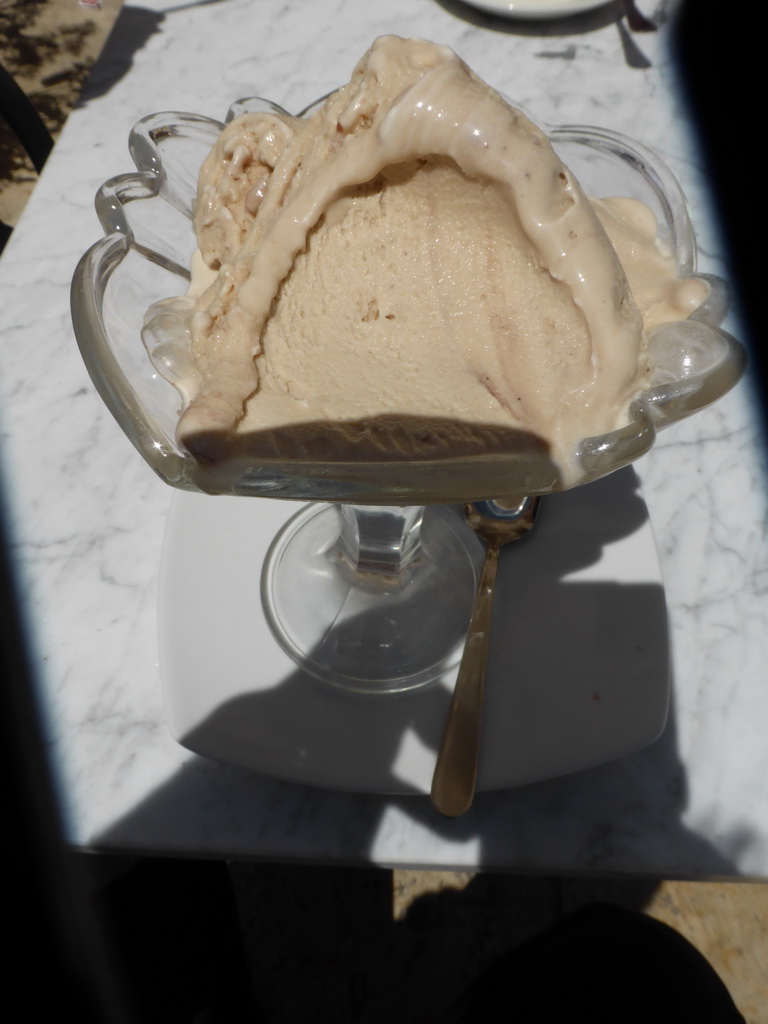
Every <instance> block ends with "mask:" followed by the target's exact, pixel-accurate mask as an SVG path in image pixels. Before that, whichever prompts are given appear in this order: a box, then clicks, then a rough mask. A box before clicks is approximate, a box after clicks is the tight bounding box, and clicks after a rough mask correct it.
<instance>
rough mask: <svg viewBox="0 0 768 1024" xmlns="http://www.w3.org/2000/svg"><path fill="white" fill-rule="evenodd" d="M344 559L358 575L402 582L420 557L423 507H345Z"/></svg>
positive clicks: (342, 509)
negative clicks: (400, 580)
mask: <svg viewBox="0 0 768 1024" xmlns="http://www.w3.org/2000/svg"><path fill="white" fill-rule="evenodd" d="M339 507H340V508H341V536H340V538H339V544H340V547H341V556H342V558H343V559H344V561H345V562H346V563H347V565H348V566H350V567H351V568H352V569H353V570H354V571H355V573H356V574H358V575H365V576H378V577H381V578H383V579H387V580H399V579H401V578H402V577H403V575H404V573H405V572H406V570H407V569H408V568H409V566H410V565H411V564H412V563H413V561H414V559H415V558H416V556H417V555H418V552H419V549H420V543H421V540H420V539H421V522H422V518H423V516H424V506H423V505H408V506H405V507H404V508H399V507H397V506H392V505H341V506H339Z"/></svg>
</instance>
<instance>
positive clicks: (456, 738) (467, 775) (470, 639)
mask: <svg viewBox="0 0 768 1024" xmlns="http://www.w3.org/2000/svg"><path fill="white" fill-rule="evenodd" d="M500 548H501V545H500V544H498V543H493V542H491V543H490V544H489V545H488V548H487V550H486V553H485V562H484V563H483V571H482V573H481V575H480V583H479V584H478V588H477V593H476V595H475V603H474V606H473V608H472V618H471V620H470V623H469V632H468V633H467V641H466V644H465V645H464V654H463V656H462V659H461V666H460V667H459V676H458V679H457V680H456V686H455V688H454V691H453V699H452V700H451V707H450V710H449V711H448V718H447V720H446V723H445V731H444V732H443V739H442V742H441V744H440V751H439V753H438V755H437V763H436V764H435V773H434V775H433V776H432V790H431V797H432V804H433V806H434V807H435V809H436V810H438V811H439V812H440V813H441V814H444V815H445V816H446V817H448V818H455V817H458V815H460V814H463V813H464V811H466V810H468V809H469V807H470V806H471V805H472V800H473V798H474V795H475V785H476V784H477V761H478V755H479V752H480V732H481V727H482V713H483V696H484V691H485V670H486V665H487V664H488V649H489V646H490V638H491V616H492V613H493V594H494V588H495V585H496V571H497V569H498V566H499V551H500Z"/></svg>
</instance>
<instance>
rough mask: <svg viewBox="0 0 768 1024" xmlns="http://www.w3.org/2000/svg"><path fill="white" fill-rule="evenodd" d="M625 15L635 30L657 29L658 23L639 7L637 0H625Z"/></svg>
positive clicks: (652, 30)
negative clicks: (647, 16)
mask: <svg viewBox="0 0 768 1024" xmlns="http://www.w3.org/2000/svg"><path fill="white" fill-rule="evenodd" d="M624 16H625V18H626V19H627V24H628V25H629V27H630V28H631V29H632V31H633V32H655V31H656V25H654V23H653V22H652V21H651V20H650V19H649V18H646V16H645V15H644V14H643V13H642V11H639V10H638V9H637V5H636V3H635V0H624Z"/></svg>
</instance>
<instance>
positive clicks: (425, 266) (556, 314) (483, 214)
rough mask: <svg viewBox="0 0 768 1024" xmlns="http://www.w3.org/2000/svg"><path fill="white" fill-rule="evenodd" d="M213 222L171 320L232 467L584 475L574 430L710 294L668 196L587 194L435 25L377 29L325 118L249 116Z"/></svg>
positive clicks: (235, 139) (194, 434)
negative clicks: (659, 204)
mask: <svg viewBox="0 0 768 1024" xmlns="http://www.w3.org/2000/svg"><path fill="white" fill-rule="evenodd" d="M195 227H196V231H197V239H198V245H199V253H198V256H197V258H196V261H195V265H194V269H193V279H192V286H191V288H190V291H189V294H188V296H187V297H186V298H185V299H183V300H176V301H175V302H172V303H171V304H170V305H166V306H164V307H161V308H160V309H159V310H158V309H156V310H154V311H153V312H152V316H151V323H152V328H151V329H152V330H155V331H156V330H157V329H158V325H160V327H161V328H162V327H163V324H165V323H166V322H167V321H168V320H169V318H170V319H173V317H174V316H175V317H177V318H178V317H180V319H181V323H182V326H183V328H184V329H185V330H186V331H187V332H188V334H189V338H190V354H191V360H190V361H189V363H188V365H187V368H186V369H185V371H184V372H183V373H182V374H181V375H179V374H178V372H177V377H176V381H175V382H176V384H177V386H178V387H179V389H180V390H181V391H182V394H183V395H184V401H185V408H184V410H183V412H182V414H181V417H180V420H179V426H178V439H179V441H180V443H181V444H182V445H183V446H184V447H185V448H186V449H187V450H188V451H190V452H191V453H192V454H193V455H194V456H195V458H196V459H197V460H198V463H199V464H200V465H201V466H202V467H207V468H208V469H209V470H211V471H212V472H213V471H214V470H215V468H216V467H217V466H221V465H222V464H224V463H227V462H228V461H231V460H237V461H238V462H239V463H240V464H241V465H242V466H247V465H248V464H249V463H250V464H253V465H258V464H261V463H264V462H270V461H273V462H274V461H278V462H279V461H283V462H285V461H286V460H298V461H300V462H303V463H312V462H313V461H314V462H317V463H322V462H332V463H337V464H338V463H345V462H347V463H350V464H352V463H356V464H363V465H369V464H370V465H372V464H375V463H394V464H397V463H403V462H413V461H417V462H427V461H440V460H450V459H455V458H456V457H468V458H471V457H475V456H478V457H483V456H489V455H491V456H493V455H499V454H502V455H504V454H512V455H514V454H515V453H517V455H519V456H520V458H522V459H523V460H525V459H539V460H542V459H546V460H548V462H549V464H550V466H551V470H552V474H553V477H554V478H556V479H553V486H570V485H571V484H573V483H576V482H578V480H579V466H578V460H577V459H576V456H575V452H576V449H577V446H578V443H579V442H580V441H581V440H582V439H583V438H587V437H592V436H595V435H600V434H604V433H607V432H609V431H612V430H614V429H616V428H618V427H620V426H622V425H623V424H625V423H626V422H627V417H628V409H629V406H630V404H631V402H632V400H633V399H634V398H635V397H636V396H637V394H638V393H639V392H640V391H641V390H642V389H643V387H644V386H646V385H647V375H648V367H647V362H646V331H647V330H648V329H650V327H652V326H654V325H656V324H658V323H661V322H666V321H668V320H674V319H684V318H685V317H687V316H688V315H689V314H690V313H691V311H692V310H693V309H695V308H696V307H697V306H698V305H699V304H700V303H701V301H702V300H703V298H704V296H705V294H706V285H705V284H704V283H703V282H701V281H699V280H695V279H690V280H687V281H679V280H678V279H677V274H676V269H675V267H674V264H673V261H672V260H671V259H669V258H667V257H665V256H664V255H663V254H662V253H661V252H660V250H659V249H658V247H657V246H656V226H655V220H654V219H653V214H652V213H651V211H650V210H648V209H647V208H645V207H643V206H642V204H639V203H637V202H636V201H633V200H622V199H608V200H603V201H590V199H588V198H587V196H586V195H585V194H584V192H583V191H582V189H581V187H580V186H579V184H578V182H576V180H575V179H574V177H573V176H572V174H571V173H570V171H569V170H568V168H567V167H565V166H564V165H563V164H562V163H561V161H560V160H559V159H558V157H557V156H556V154H555V152H554V150H553V149H552V146H551V145H550V143H549V141H548V140H547V138H546V136H545V134H544V133H543V132H542V131H541V130H540V129H539V128H537V127H536V126H535V125H534V124H533V123H532V122H531V121H530V120H529V119H528V118H527V117H526V116H525V115H524V114H523V113H522V112H521V111H519V110H517V109H515V108H514V107H512V106H510V104H509V103H508V102H506V101H505V100H504V99H503V98H502V97H501V96H499V94H498V93H496V92H494V91H493V90H492V89H491V88H490V87H489V86H487V85H486V84H485V83H483V82H482V81H481V80H480V79H479V78H478V77H477V76H476V75H475V74H474V73H473V72H472V71H471V70H470V69H469V68H468V67H467V66H466V65H465V64H464V63H463V62H462V61H461V60H460V59H459V58H458V57H457V56H456V55H455V54H454V53H453V52H452V51H451V50H448V49H447V48H445V47H441V46H437V45H434V44H432V43H428V42H425V41H422V40H418V39H409V40H405V39H400V38H397V37H393V36H387V37H382V38H380V39H378V40H376V42H375V43H374V44H373V46H372V47H371V49H370V50H369V52H368V53H367V54H366V55H365V56H364V57H363V58H362V60H361V61H360V62H359V63H358V65H357V67H356V68H355V70H354V73H353V75H352V78H351V81H350V82H349V84H348V85H346V86H344V87H343V88H341V89H339V90H338V91H337V92H336V93H334V94H333V95H332V96H330V97H329V98H328V99H327V100H326V101H325V102H324V103H323V104H322V105H321V106H320V107H319V108H318V109H316V110H315V111H314V112H313V113H312V115H311V116H309V117H308V118H306V119H297V118H291V117H287V116H285V117H283V116H279V115H276V114H272V113H268V114H246V115H243V116H242V117H240V118H238V119H236V120H234V121H233V122H232V123H231V124H229V125H228V126H227V127H226V128H225V129H224V131H223V132H222V135H221V137H220V138H219V140H218V142H217V143H216V145H215V147H214V148H213V150H212V152H211V154H210V156H209V157H208V159H207V160H206V162H205V164H204V166H203V167H202V169H201V172H200V178H199V190H198V199H197V206H196V216H195ZM212 489H215V487H213V488H212ZM497 493H500V492H497ZM475 496H476V497H480V496H489V495H480V494H477V495H475Z"/></svg>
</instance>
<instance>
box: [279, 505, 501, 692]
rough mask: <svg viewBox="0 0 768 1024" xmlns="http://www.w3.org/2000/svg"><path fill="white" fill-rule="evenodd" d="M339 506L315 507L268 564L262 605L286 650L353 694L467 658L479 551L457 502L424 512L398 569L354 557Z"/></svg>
mask: <svg viewBox="0 0 768 1024" xmlns="http://www.w3.org/2000/svg"><path fill="white" fill-rule="evenodd" d="M347 514H348V512H347V511H346V510H343V509H342V508H341V506H339V505H317V504H315V505H310V506H308V507H306V508H304V509H303V510H302V511H301V512H300V513H299V514H298V515H296V516H294V517H293V519H291V520H290V521H289V522H288V523H287V524H286V526H285V527H284V528H283V530H282V531H281V532H280V533H279V534H278V536H277V537H276V539H275V541H274V543H273V544H272V547H271V548H270V551H269V553H268V555H267V558H266V560H265V562H264V569H263V574H262V603H263V605H264V610H265V613H266V617H267V621H268V623H269V626H270V628H271V630H272V632H273V634H274V636H275V638H276V639H277V641H278V643H279V644H280V645H281V646H282V648H283V649H284V650H285V651H286V652H287V653H288V654H289V655H290V656H291V657H292V658H293V660H294V661H295V662H296V663H297V664H298V665H300V666H301V668H302V669H304V670H305V671H306V672H309V673H311V674H312V675H313V676H315V677H316V678H318V679H321V680H323V682H326V683H330V684H332V685H333V686H337V687H340V688H342V689H345V690H350V691H353V692H356V693H400V692H403V691H407V690H412V689H416V688H418V687H422V686H426V685H428V684H429V683H431V682H434V681H435V680H437V679H439V678H440V677H441V676H443V675H444V674H445V673H447V672H449V671H450V670H451V669H453V668H455V667H456V666H457V665H458V663H459V661H460V660H461V654H462V649H463V645H464V638H465V636H466V632H467V626H468V624H469V617H470V614H471V611H472V603H473V600H474V595H475V588H476V586H477V579H478V570H479V564H480V561H481V558H482V549H481V545H480V544H479V542H478V540H477V538H476V537H475V536H474V534H473V533H472V531H471V530H470V529H469V528H468V527H467V526H466V524H465V523H464V522H463V521H462V518H461V515H460V514H457V512H456V510H455V509H452V508H448V507H442V506H432V507H430V508H428V509H426V510H425V511H424V516H423V520H422V521H421V527H420V538H419V543H418V545H417V547H416V550H415V553H411V554H410V555H409V559H408V562H407V565H405V566H404V567H403V568H400V570H399V571H398V572H395V573H393V572H391V571H390V572H382V571H373V572H367V571H364V570H362V571H361V569H360V563H359V564H358V565H355V564H354V562H353V560H351V559H350V557H349V547H348V545H346V544H345V543H344V540H343V539H342V533H343V529H344V522H343V517H344V516H345V515H347Z"/></svg>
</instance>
